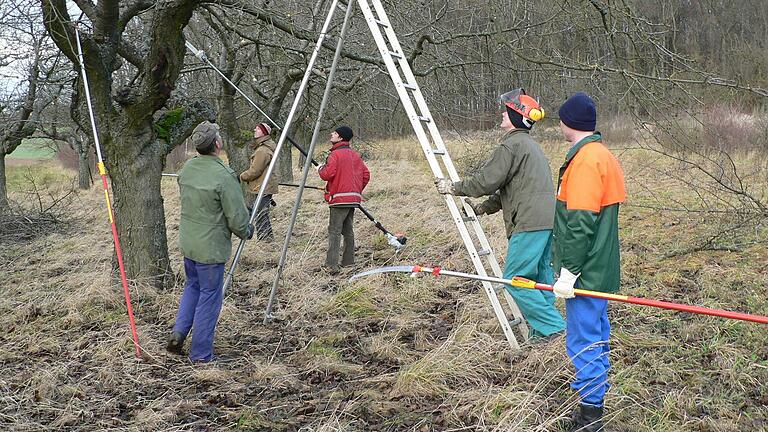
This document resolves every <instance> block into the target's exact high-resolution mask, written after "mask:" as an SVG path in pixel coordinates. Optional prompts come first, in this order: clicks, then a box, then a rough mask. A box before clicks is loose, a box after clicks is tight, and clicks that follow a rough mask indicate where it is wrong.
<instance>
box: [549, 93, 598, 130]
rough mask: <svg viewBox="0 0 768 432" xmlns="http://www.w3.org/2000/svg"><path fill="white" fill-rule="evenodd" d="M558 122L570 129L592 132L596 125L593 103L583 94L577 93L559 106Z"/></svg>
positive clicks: (595, 112)
mask: <svg viewBox="0 0 768 432" xmlns="http://www.w3.org/2000/svg"><path fill="white" fill-rule="evenodd" d="M558 114H559V115H560V121H562V122H563V123H565V125H566V126H568V127H569V128H571V129H576V130H580V131H593V130H595V125H596V124H597V110H596V109H595V101H593V100H592V98H591V97H589V96H588V95H587V94H586V93H584V92H578V93H576V94H574V95H573V96H571V97H569V98H568V100H566V101H565V102H564V103H563V105H562V106H560V111H558Z"/></svg>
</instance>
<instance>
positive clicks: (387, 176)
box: [0, 133, 768, 432]
mask: <svg viewBox="0 0 768 432" xmlns="http://www.w3.org/2000/svg"><path fill="white" fill-rule="evenodd" d="M550 136H552V134H551V133H542V134H541V137H544V138H545V140H544V147H545V149H546V150H547V152H548V154H549V156H550V161H551V163H552V166H553V171H556V169H557V167H558V166H559V163H560V161H561V160H562V158H563V156H564V154H565V151H566V150H567V149H566V145H565V144H564V143H561V142H560V141H559V140H555V139H551V138H550ZM611 144H612V146H613V148H614V152H615V153H616V154H617V156H618V157H619V159H620V160H621V162H622V164H623V167H624V169H625V172H626V176H627V184H628V192H629V201H628V203H627V205H625V206H624V207H623V208H622V211H621V242H622V254H623V255H622V268H623V293H625V294H629V295H636V296H644V297H650V298H658V299H663V300H670V301H677V302H684V303H690V304H697V305H702V306H709V307H717V308H724V309H731V310H739V311H743V312H751V313H754V314H762V315H768V299H767V298H766V297H767V296H768V285H767V284H766V281H767V280H768V271H766V267H768V266H767V264H768V247H767V246H768V242H767V240H766V239H767V238H768V227H767V226H766V224H765V221H762V222H760V221H758V223H756V224H753V226H752V228H750V229H749V230H748V231H747V232H744V231H743V230H742V231H740V232H739V233H731V234H728V236H731V237H733V242H731V243H727V242H726V243H727V244H729V245H731V246H732V247H728V248H717V247H714V248H711V249H730V250H706V249H707V248H704V249H705V250H701V251H696V250H692V248H693V249H695V246H696V245H697V244H700V240H701V239H707V238H708V236H711V235H712V233H713V232H716V231H717V230H718V229H719V228H720V227H722V226H724V224H727V223H728V222H729V221H730V220H732V219H733V218H734V217H735V215H734V214H729V213H724V214H718V213H702V212H674V211H662V210H658V209H656V208H655V207H658V206H660V205H664V206H671V207H680V206H681V205H683V204H685V203H686V202H690V201H691V200H693V199H694V197H695V195H696V194H694V193H692V191H691V190H689V189H688V188H687V187H685V185H684V184H683V183H680V182H676V181H674V179H672V178H670V177H666V176H664V175H663V174H662V173H661V172H662V171H660V168H662V167H666V168H670V169H671V170H673V171H674V170H675V169H676V167H674V166H672V164H673V162H669V161H665V160H662V159H660V158H659V156H658V155H656V154H654V153H651V152H648V151H647V150H642V149H637V148H633V146H630V145H626V146H622V145H621V143H611ZM492 145H493V140H492V139H491V138H489V137H488V136H472V137H454V138H452V141H451V143H450V146H451V149H452V153H453V155H454V159H455V160H456V161H457V166H458V167H459V168H460V170H467V169H470V168H471V167H472V166H475V165H474V164H476V162H477V161H478V160H480V159H482V157H483V155H485V154H487V151H488V149H489V148H490V146H492ZM368 152H369V153H370V154H371V159H370V160H369V166H370V168H371V171H372V181H371V184H370V186H369V188H368V189H367V190H366V193H365V194H366V196H367V203H366V205H367V207H368V209H369V210H370V211H371V212H372V213H373V214H375V215H376V216H377V217H378V218H379V219H380V220H381V221H382V222H383V223H384V225H385V226H386V227H387V228H388V229H390V230H391V231H393V232H394V231H403V232H405V233H406V234H407V236H408V237H409V240H408V244H407V247H406V248H405V249H404V250H403V251H402V252H401V253H400V254H399V255H395V254H394V253H393V250H392V249H391V248H390V247H389V246H388V245H387V244H386V241H385V239H384V237H383V236H382V235H380V233H379V232H378V231H377V230H376V229H375V227H374V226H373V225H372V224H371V223H370V222H369V221H368V220H367V219H365V218H364V217H363V215H362V214H360V213H358V215H357V216H356V221H355V230H356V231H355V233H356V240H357V241H358V245H359V249H358V251H357V260H358V261H357V269H358V270H364V269H369V268H373V267H378V266H384V265H394V264H435V265H441V266H443V267H444V268H447V269H454V270H460V271H472V267H471V263H470V262H469V260H468V258H467V256H466V252H465V250H464V248H463V245H462V244H461V241H460V239H459V236H458V234H457V232H456V229H455V227H454V226H453V225H452V223H451V222H450V220H449V219H447V210H446V209H445V206H444V204H443V202H442V198H441V197H440V196H439V195H438V194H437V193H436V192H435V190H434V186H433V184H432V180H433V179H432V178H431V175H430V174H429V171H428V169H427V166H426V163H425V162H424V161H423V157H422V156H421V155H420V153H419V151H418V145H417V143H416V142H415V141H414V140H405V139H404V140H398V141H388V142H379V143H373V145H372V147H371V148H370V149H368ZM738 162H739V163H740V164H743V166H744V167H747V168H749V169H750V170H751V171H755V172H756V173H757V174H756V175H755V177H754V178H755V179H758V180H759V181H762V183H760V182H759V181H758V182H757V183H755V185H754V187H755V188H756V190H757V191H758V192H760V193H762V194H763V196H765V195H766V190H768V178H767V177H766V175H765V173H766V172H768V168H766V166H765V161H764V159H763V160H762V161H761V159H760V158H757V157H752V156H749V155H744V156H743V158H742V159H739V160H738ZM761 164H762V165H761ZM679 169H680V170H685V169H686V168H685V167H680V168H679ZM9 171H10V177H9V188H10V189H11V198H12V199H14V200H16V201H19V202H27V203H29V204H28V206H27V207H28V208H30V209H31V208H34V207H38V198H39V206H41V208H45V207H47V206H48V205H50V203H51V202H53V200H54V199H55V198H56V197H61V196H63V195H64V194H65V193H66V191H67V190H69V189H71V185H72V177H73V176H74V175H75V173H73V172H70V171H66V170H63V169H61V168H59V167H57V166H55V165H52V164H48V165H35V166H31V167H30V166H19V167H11V168H9ZM311 174H313V175H314V172H312V173H311ZM163 182H164V184H163V196H164V198H165V210H166V222H167V227H168V237H169V239H168V240H169V245H170V247H171V250H170V254H171V257H172V262H173V268H174V271H175V272H177V274H178V275H179V277H178V278H177V284H176V286H175V287H173V289H171V290H168V291H158V290H155V289H153V288H150V287H148V286H147V285H146V284H144V283H142V281H133V283H132V295H133V302H134V309H135V313H136V317H137V325H138V331H139V339H140V342H141V344H142V346H143V348H144V352H145V357H146V359H145V361H143V362H137V361H136V359H135V358H134V355H133V344H132V341H131V336H130V331H129V327H128V321H127V316H126V313H125V306H124V302H123V296H122V291H121V288H120V286H119V284H118V283H115V282H114V281H113V280H111V279H110V274H111V262H112V250H113V249H112V239H111V235H110V232H109V226H108V223H107V220H106V214H105V209H104V204H103V191H102V190H101V188H100V187H98V186H96V187H94V188H93V189H92V190H90V191H86V192H77V193H74V194H70V195H69V196H67V197H66V198H65V199H63V200H61V202H59V203H58V204H56V206H55V207H54V209H55V217H50V218H48V219H45V220H42V219H40V220H39V221H38V220H37V219H31V221H34V222H37V223H31V222H30V223H27V224H25V223H18V224H15V225H10V224H9V223H5V224H3V225H0V228H1V229H0V231H1V232H0V234H2V237H0V242H2V243H1V247H0V268H2V271H1V272H0V329H2V331H0V365H2V373H0V429H2V430H13V431H40V430H73V431H92V430H114V431H129V430H130V431H133V430H142V431H180V430H190V431H216V430H243V431H262V430H264V431H266V430H274V431H295V430H302V431H384V430H386V431H411V430H414V431H433V430H434V431H464V430H465V431H480V430H482V431H485V430H488V431H558V430H561V426H560V420H562V419H563V418H565V417H567V416H569V415H570V412H571V410H572V408H573V407H574V406H575V404H576V403H577V399H576V398H575V396H574V394H573V393H572V392H571V390H570V388H569V385H568V384H569V381H570V379H571V377H572V376H573V371H572V369H571V366H570V362H569V361H568V359H567V357H566V355H565V349H564V341H563V340H562V339H559V340H556V341H554V342H552V343H551V344H549V345H543V344H536V345H530V344H527V345H525V346H524V349H523V350H522V351H520V352H511V351H510V349H509V347H508V345H507V343H506V342H505V340H504V338H503V335H502V333H501V330H500V329H499V327H498V325H497V322H496V321H495V319H494V317H493V314H492V311H491V308H490V306H489V304H488V300H487V298H486V297H485V294H484V293H483V291H482V289H481V288H480V285H479V284H478V283H472V282H468V281H462V280H458V279H448V278H433V277H427V276H424V277H419V278H410V277H407V276H405V275H400V276H398V275H388V276H375V277H371V278H365V279H362V280H359V281H355V282H353V283H350V282H347V278H348V276H349V275H350V274H351V273H347V274H346V275H341V276H335V277H331V276H328V275H327V274H325V273H324V272H322V271H321V270H320V266H321V264H322V262H323V260H324V254H325V249H326V225H327V207H326V205H325V204H324V203H323V201H322V196H321V193H319V192H318V191H313V190H307V191H306V192H305V200H304V203H303V205H302V208H301V211H300V215H299V220H298V223H297V225H296V228H295V231H294V237H293V239H292V242H291V249H290V253H289V256H288V265H287V268H286V270H285V275H284V276H285V277H284V281H283V283H282V285H281V287H280V291H279V292H278V299H279V302H278V305H277V308H276V316H277V319H276V320H275V322H274V323H273V324H271V325H266V326H265V325H263V324H262V319H263V314H264V309H265V306H266V301H267V295H268V292H269V289H270V286H271V283H272V280H273V277H274V275H275V268H276V266H277V262H278V259H279V252H280V247H281V246H282V235H284V233H285V229H286V225H287V217H288V215H289V214H290V208H291V206H292V202H293V198H294V194H295V190H294V189H292V188H282V189H281V191H280V194H279V195H278V196H277V197H276V200H277V201H278V203H279V205H278V207H277V208H275V209H274V210H273V214H272V219H273V224H274V226H275V231H276V237H278V238H279V239H280V240H279V241H278V242H276V243H273V244H267V245H264V244H260V243H257V242H255V241H254V242H250V243H249V244H248V245H247V248H246V250H245V253H244V256H243V259H242V260H241V265H240V267H239V268H238V271H237V274H236V278H235V284H234V287H233V288H232V289H231V290H230V291H229V292H228V293H227V297H226V299H225V303H224V308H223V310H222V314H221V319H220V322H219V326H218V331H217V339H216V346H215V353H216V355H217V360H216V361H215V363H213V364H211V365H206V366H202V367H201V366H193V365H190V364H189V363H188V362H187V361H186V360H185V359H184V358H180V357H176V356H171V355H169V354H167V353H166V352H165V350H164V342H165V337H166V335H167V333H168V332H169V330H170V328H171V326H172V324H173V320H174V317H175V312H176V307H177V305H178V300H179V296H180V294H181V290H182V286H183V265H182V256H181V255H180V253H179V251H178V248H177V247H176V240H177V234H178V216H179V196H178V188H177V186H176V183H175V181H174V180H172V179H165V180H163ZM310 183H311V184H314V185H319V184H321V183H320V181H319V179H317V178H316V177H315V178H312V180H311V182H310ZM31 191H37V192H36V193H32V194H30V192H31ZM723 199H725V198H723ZM30 211H31V210H30ZM482 221H483V225H484V227H485V228H486V232H487V234H488V236H489V238H490V239H491V241H492V244H493V245H494V247H495V250H496V252H497V255H499V256H500V257H503V256H504V253H505V252H506V240H505V238H504V230H503V223H502V221H501V215H500V214H498V215H493V216H486V217H484V218H483V220H482ZM118 223H119V220H118ZM726 240H727V239H726ZM124 247H128V246H127V245H124ZM558 306H559V307H561V308H562V306H563V305H562V303H561V302H560V301H559V302H558ZM609 313H610V317H611V320H612V325H613V334H612V340H611V347H612V352H611V361H612V364H613V368H612V370H611V372H610V378H611V382H612V388H611V389H610V391H609V393H608V395H607V400H606V405H607V417H606V420H607V430H608V431H616V432H619V431H621V432H630V431H632V432H635V431H648V432H650V431H658V432H672V431H675V432H677V431H691V432H693V431H696V432H705V431H709V432H715V431H718V432H725V431H765V430H768V327H766V326H761V325H759V324H753V323H744V322H735V321H728V320H724V319H720V318H713V317H704V316H694V315H690V314H684V313H675V312H670V311H663V310H658V309H650V308H643V307H640V306H633V305H626V304H612V305H611V307H610V312H609Z"/></svg>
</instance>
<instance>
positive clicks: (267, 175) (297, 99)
mask: <svg viewBox="0 0 768 432" xmlns="http://www.w3.org/2000/svg"><path fill="white" fill-rule="evenodd" d="M337 3H338V0H334V1H333V2H332V3H331V8H335V7H336V4H337ZM331 18H333V10H331V12H329V13H328V17H327V18H326V19H325V22H324V23H323V27H322V29H321V30H320V35H319V37H318V38H317V43H316V44H315V47H314V50H312V55H311V56H310V57H309V61H308V62H307V70H306V71H305V72H304V77H303V78H302V80H301V83H300V84H299V88H298V90H296V97H295V98H294V100H293V105H291V109H290V111H289V112H288V118H287V119H286V120H285V128H283V131H282V133H281V134H280V138H279V139H278V140H277V145H276V146H275V152H274V154H280V150H281V149H282V148H283V144H284V143H285V140H286V138H288V132H289V129H290V127H291V123H292V122H293V117H294V116H295V115H296V111H297V108H298V106H299V102H300V101H301V98H302V96H303V94H304V91H305V90H306V88H307V84H308V83H309V77H310V76H311V75H312V69H313V68H314V66H315V62H316V61H317V55H318V53H319V52H320V49H321V48H322V44H323V40H324V39H325V38H326V36H327V34H328V28H329V26H330V25H331ZM187 47H188V48H189V47H190V45H187ZM195 55H196V56H198V58H201V59H202V58H205V53H203V52H202V51H199V52H197V53H195ZM208 63H209V64H210V62H208ZM249 100H250V99H249ZM251 102H252V101H251ZM265 115H266V114H265ZM272 123H273V124H275V123H274V121H272ZM277 160H278V158H276V157H273V158H272V160H271V161H270V162H269V166H267V171H266V172H265V173H264V181H263V182H262V183H261V188H259V193H258V195H257V196H256V201H254V206H253V212H251V218H250V220H249V221H248V223H249V224H253V221H254V219H255V218H256V214H257V211H258V208H259V203H260V202H261V199H262V198H263V197H264V191H265V190H266V188H267V184H268V182H269V179H270V176H271V175H272V172H273V171H274V169H275V165H276V164H277ZM243 249H245V240H243V239H240V243H239V244H238V246H237V250H236V251H235V256H234V257H233V258H232V264H231V265H230V266H229V271H228V272H227V275H226V277H225V279H224V288H223V289H224V291H226V290H227V288H228V287H229V285H230V284H231V283H232V278H233V276H234V274H235V268H237V262H238V261H239V260H240V255H242V253H243Z"/></svg>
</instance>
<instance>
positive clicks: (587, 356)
mask: <svg viewBox="0 0 768 432" xmlns="http://www.w3.org/2000/svg"><path fill="white" fill-rule="evenodd" d="M559 115H560V130H561V131H562V133H563V135H564V136H565V138H566V139H567V140H568V141H569V142H570V143H571V148H570V150H569V151H568V154H567V155H566V157H565V163H564V164H563V166H562V167H561V168H560V173H559V177H558V189H557V202H556V204H555V224H554V230H553V235H554V238H553V243H554V268H555V270H557V269H559V270H560V272H559V277H558V279H557V282H555V285H554V287H553V288H554V292H555V295H556V296H557V297H561V298H565V299H566V301H565V309H566V322H567V327H566V339H565V343H566V349H567V351H568V356H569V357H570V358H571V361H572V362H573V365H574V367H575V369H576V379H575V380H574V381H573V382H572V383H571V387H572V388H573V389H574V390H576V391H578V392H579V395H580V396H581V405H580V407H579V409H578V410H577V411H576V413H575V414H574V416H573V425H572V429H571V430H572V431H582V432H597V431H602V430H603V423H602V417H603V399H604V397H605V392H606V391H607V390H608V387H609V385H608V370H609V368H610V364H609V362H608V353H609V351H610V349H609V346H608V340H609V338H610V331H611V325H610V322H609V321H608V302H607V301H606V300H601V299H593V298H588V297H574V287H579V288H583V289H586V290H591V291H600V292H608V293H610V292H616V291H618V289H619V284H620V269H619V264H620V258H619V223H618V219H619V205H620V204H621V203H622V202H624V201H625V199H626V192H625V189H624V174H623V172H622V170H621V166H620V165H619V162H618V160H617V159H616V157H615V156H614V155H613V154H612V153H611V152H610V151H609V150H608V149H607V148H606V147H605V146H604V145H603V144H602V142H601V141H602V136H601V135H600V132H596V131H595V126H596V122H597V113H596V109H595V103H594V101H593V100H592V98H590V97H589V96H588V95H586V94H585V93H576V94H574V95H573V96H571V97H570V98H569V99H568V100H566V101H565V103H564V104H563V105H562V106H561V107H560V110H559Z"/></svg>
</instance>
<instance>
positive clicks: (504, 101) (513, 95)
mask: <svg viewBox="0 0 768 432" xmlns="http://www.w3.org/2000/svg"><path fill="white" fill-rule="evenodd" d="M524 94H526V93H525V90H523V89H521V88H519V89H514V90H511V91H508V92H506V93H504V94H503V95H501V96H499V103H500V104H501V105H504V106H508V107H510V108H513V107H514V106H515V105H517V104H519V103H520V96H521V95H524Z"/></svg>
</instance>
